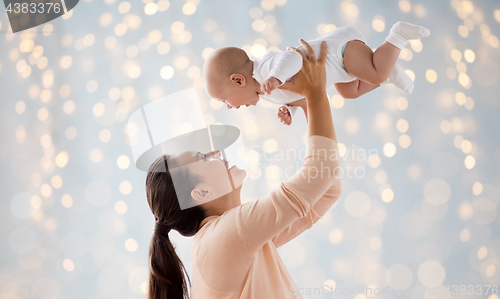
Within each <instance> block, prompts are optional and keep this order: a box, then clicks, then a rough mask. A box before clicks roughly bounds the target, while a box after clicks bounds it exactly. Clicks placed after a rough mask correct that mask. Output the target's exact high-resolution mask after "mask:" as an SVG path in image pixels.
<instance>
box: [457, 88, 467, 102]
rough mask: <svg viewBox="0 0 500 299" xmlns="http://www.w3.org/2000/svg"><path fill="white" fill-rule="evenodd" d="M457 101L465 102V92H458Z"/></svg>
mask: <svg viewBox="0 0 500 299" xmlns="http://www.w3.org/2000/svg"><path fill="white" fill-rule="evenodd" d="M455 101H456V102H457V104H458V105H463V104H465V101H466V97H465V94H464V93H463V92H460V91H459V92H457V93H456V95H455Z"/></svg>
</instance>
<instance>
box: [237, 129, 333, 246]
mask: <svg viewBox="0 0 500 299" xmlns="http://www.w3.org/2000/svg"><path fill="white" fill-rule="evenodd" d="M338 166H339V157H338V151H337V144H336V142H335V141H334V140H333V139H330V138H326V137H323V136H311V137H309V139H308V145H307V149H306V157H305V160H304V165H303V166H302V167H301V168H300V169H299V170H298V171H297V172H296V173H295V175H294V176H293V177H292V178H291V179H290V180H289V181H287V182H282V183H281V185H280V187H278V188H276V189H274V190H272V191H271V192H270V193H269V194H267V195H266V196H264V197H262V198H260V199H258V200H256V201H254V202H249V203H245V204H243V205H241V206H239V207H238V208H237V209H236V211H235V213H236V215H235V216H236V226H237V230H238V233H239V235H240V237H241V238H240V239H241V240H242V241H243V246H244V247H245V249H246V251H247V253H248V254H249V255H250V256H252V255H253V254H254V253H255V252H257V251H258V250H259V249H260V248H261V247H262V246H263V245H264V244H265V243H267V242H269V241H271V240H272V238H273V237H275V236H276V235H278V234H279V233H281V232H283V231H284V230H285V229H286V228H287V227H289V226H290V225H291V224H292V223H294V222H295V221H297V220H298V219H299V218H301V217H304V216H306V215H308V213H309V212H310V210H311V208H312V207H313V206H314V205H315V203H316V202H317V201H318V200H319V199H320V198H321V197H322V196H323V195H324V194H325V192H326V191H327V190H329V189H330V188H331V186H332V185H334V184H335V182H336V181H337V177H338V175H337V173H338Z"/></svg>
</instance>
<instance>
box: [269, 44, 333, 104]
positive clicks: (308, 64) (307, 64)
mask: <svg viewBox="0 0 500 299" xmlns="http://www.w3.org/2000/svg"><path fill="white" fill-rule="evenodd" d="M300 43H301V44H302V45H303V46H304V49H305V50H306V55H304V54H303V53H302V52H301V51H300V50H299V49H297V48H292V49H293V50H294V51H296V52H298V53H299V54H300V55H302V69H301V70H300V71H299V72H298V73H297V74H296V75H295V76H293V78H292V80H291V81H288V82H286V83H285V84H283V85H281V86H280V87H278V88H279V89H284V90H289V91H292V92H295V93H298V94H300V95H303V96H304V97H306V98H308V95H309V94H310V93H313V92H315V91H319V90H323V91H324V90H325V89H326V71H325V62H326V42H324V41H323V42H322V43H321V52H320V54H319V58H318V59H316V55H315V54H314V51H313V49H312V48H311V46H309V44H308V43H307V42H306V41H304V40H303V39H300Z"/></svg>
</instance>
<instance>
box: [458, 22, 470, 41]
mask: <svg viewBox="0 0 500 299" xmlns="http://www.w3.org/2000/svg"><path fill="white" fill-rule="evenodd" d="M458 34H460V36H461V37H463V38H466V37H467V36H469V29H467V27H465V26H464V25H460V26H458Z"/></svg>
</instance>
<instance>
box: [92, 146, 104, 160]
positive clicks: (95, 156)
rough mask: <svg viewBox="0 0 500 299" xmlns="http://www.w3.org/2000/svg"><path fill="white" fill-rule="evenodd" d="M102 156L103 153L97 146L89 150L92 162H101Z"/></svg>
mask: <svg viewBox="0 0 500 299" xmlns="http://www.w3.org/2000/svg"><path fill="white" fill-rule="evenodd" d="M103 156H104V155H103V153H102V151H101V149H99V148H94V149H92V150H91V151H90V160H91V161H92V162H95V163H98V162H101V161H102V158H103Z"/></svg>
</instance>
